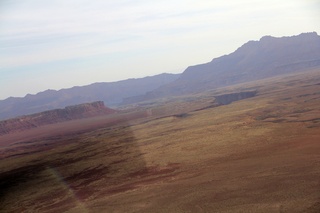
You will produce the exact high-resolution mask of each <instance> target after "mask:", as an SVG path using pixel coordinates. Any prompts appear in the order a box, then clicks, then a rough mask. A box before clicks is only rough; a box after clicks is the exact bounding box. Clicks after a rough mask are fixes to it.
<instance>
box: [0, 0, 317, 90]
mask: <svg viewBox="0 0 320 213" xmlns="http://www.w3.org/2000/svg"><path fill="white" fill-rule="evenodd" d="M315 5H318V1H316V0H310V1H303V0H290V1H289V0H287V1H285V0H284V1H276V0H270V1H262V0H243V1H217V0H211V1H208V0H197V1H195V0H163V1H150V0H117V1H116V0H108V1H104V0H96V1H91V0H68V1H65V0H55V1H43V0H3V1H1V5H0V65H1V69H0V74H1V73H4V72H6V73H7V72H9V70H10V72H18V70H19V69H20V71H21V72H26V73H28V72H30V70H32V66H34V68H35V69H39V70H40V67H41V70H43V72H47V73H48V75H49V72H54V71H53V70H52V69H49V68H46V66H45V64H47V65H48V66H51V67H54V66H53V65H54V63H56V64H57V66H58V67H59V68H61V67H64V66H65V67H66V69H64V70H65V72H72V73H74V72H75V71H74V70H73V71H68V70H67V68H70V69H72V68H74V69H75V70H77V71H78V72H80V71H84V70H85V69H86V70H90V71H91V72H95V75H97V76H100V73H99V72H100V71H101V70H103V69H113V70H114V72H117V73H120V72H123V74H121V76H125V75H127V73H128V70H129V69H131V70H133V71H131V72H130V74H128V77H129V75H130V77H132V75H133V74H132V72H135V73H136V75H139V76H141V75H143V74H145V73H148V72H166V71H167V70H174V69H178V68H179V69H181V68H183V67H186V66H188V65H192V63H202V62H206V61H208V60H211V59H212V58H213V57H217V56H219V55H222V54H227V53H230V52H232V51H234V50H235V49H236V48H237V47H239V46H240V45H241V44H243V43H245V42H246V41H248V40H252V39H259V38H260V37H261V36H263V35H273V36H284V35H293V34H299V33H301V32H303V31H317V30H319V26H318V23H319V21H320V20H319V19H318V18H316V17H317V15H318V14H317V13H316V9H315ZM293 23H294V24H293ZM111 58H112V59H113V60H110V59H111ZM79 61H81V63H80V62H79ZM85 62H87V64H88V65H86V63H85ZM72 63H74V66H72V65H71V64H72ZM79 63H80V64H81V66H80V65H79ZM152 63H153V64H152ZM95 64H96V65H95ZM37 65H41V66H37ZM89 65H90V66H91V68H89ZM170 66H172V67H170ZM26 67H28V69H26ZM150 67H152V68H150ZM95 70H96V71H95ZM137 70H138V71H137ZM181 71H182V70H181ZM84 73H85V72H84ZM109 76H110V79H111V78H113V77H114V76H115V74H112V73H108V76H107V75H106V78H109ZM119 76H120V74H119ZM6 78H7V79H9V76H7V77H6ZM15 78H16V77H15V76H13V75H12V80H13V81H14V79H15ZM113 79H114V78H113ZM0 86H1V85H0ZM2 86H3V87H5V84H3V83H2ZM0 89H1V88H0ZM1 90H4V89H1Z"/></svg>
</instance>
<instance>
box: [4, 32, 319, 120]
mask: <svg viewBox="0 0 320 213" xmlns="http://www.w3.org/2000/svg"><path fill="white" fill-rule="evenodd" d="M177 57H178V56H177ZM316 67H319V68H320V36H318V35H317V33H315V32H313V33H302V34H300V35H297V36H291V37H281V38H275V37H271V36H264V37H262V38H261V39H260V40H259V41H249V42H247V43H245V44H244V45H242V46H241V47H240V48H238V49H237V50H236V51H235V52H233V53H231V54H229V55H224V56H221V57H219V58H215V59H213V60H212V61H211V62H208V63H205V64H199V65H195V66H190V67H188V68H187V69H186V70H185V71H184V72H183V73H182V74H181V75H179V74H160V75H156V76H152V77H146V78H141V79H129V80H124V81H119V82H112V83H94V84H91V85H87V86H81V87H79V86H78V87H73V88H69V89H62V90H59V91H55V90H47V91H44V92H40V93H38V94H36V95H27V96H25V97H23V98H12V97H11V98H8V99H5V100H2V101H0V120H3V119H7V118H12V117H16V116H19V115H25V114H32V113H37V112H41V111H46V110H51V109H56V108H63V107H66V106H68V105H75V104H81V103H87V102H93V101H104V103H105V104H106V105H107V106H109V107H113V106H118V105H120V104H131V103H136V102H140V101H147V100H151V99H156V98H162V97H170V96H178V95H184V94H189V93H195V92H201V91H205V90H208V89H214V88H218V87H224V86H229V85H234V84H238V83H243V82H249V81H253V80H258V79H263V78H268V77H272V76H276V75H281V74H288V73H293V72H301V71H304V70H306V69H311V68H316Z"/></svg>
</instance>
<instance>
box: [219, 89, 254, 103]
mask: <svg viewBox="0 0 320 213" xmlns="http://www.w3.org/2000/svg"><path fill="white" fill-rule="evenodd" d="M256 94H257V91H246V92H236V93H228V94H223V95H217V96H214V98H215V102H216V103H218V104H219V105H226V104H230V103H232V102H234V101H240V100H242V99H246V98H251V97H254V96H255V95H256Z"/></svg>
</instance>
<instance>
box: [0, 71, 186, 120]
mask: <svg viewBox="0 0 320 213" xmlns="http://www.w3.org/2000/svg"><path fill="white" fill-rule="evenodd" d="M179 75H180V74H167V73H164V74H160V75H155V76H151V77H145V78H138V79H128V80H123V81H118V82H110V83H94V84H90V85H87V86H76V87H72V88H69V89H61V90H58V91H56V90H46V91H44V92H39V93H37V94H35V95H30V94H28V95H26V96H25V97H23V98H13V97H10V98H7V99H5V100H2V101H0V120H3V119H8V118H13V117H17V116H20V115H28V114H33V113H37V112H42V111H47V110H52V109H57V108H64V107H66V106H70V105H77V104H82V103H89V102H94V101H104V103H105V104H106V105H107V106H109V107H114V106H117V105H118V104H119V103H121V102H122V101H123V99H124V98H127V97H131V96H137V95H143V94H145V93H146V92H149V91H152V90H154V89H156V88H158V87H160V86H162V85H164V84H167V83H170V82H172V81H174V80H176V79H178V78H179Z"/></svg>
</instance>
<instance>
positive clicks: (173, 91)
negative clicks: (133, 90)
mask: <svg viewBox="0 0 320 213" xmlns="http://www.w3.org/2000/svg"><path fill="white" fill-rule="evenodd" d="M315 67H320V36H318V35H317V33H315V32H313V33H303V34H300V35H298V36H292V37H281V38H275V37H271V36H264V37H262V38H261V39H260V40H259V41H249V42H247V43H246V44H244V45H242V46H241V47H240V48H238V49H237V50H236V51H235V52H233V53H231V54H229V55H224V56H221V57H219V58H215V59H213V60H212V61H211V62H208V63H205V64H199V65H195V66H190V67H188V68H187V69H186V70H185V71H184V72H183V73H182V75H181V76H180V78H179V79H177V80H176V81H174V82H172V83H169V84H167V85H164V86H162V87H160V88H158V89H156V90H154V91H152V92H148V93H147V94H146V95H144V96H139V97H136V98H135V99H134V98H129V99H126V100H125V103H133V102H137V101H145V100H150V99H154V98H160V97H168V96H172V95H182V94H188V93H192V92H200V91H205V90H207V89H212V88H218V87H223V86H228V85H234V84H238V83H243V82H248V81H253V80H257V79H263V78H268V77H272V76H276V75H281V74H288V73H293V72H299V71H304V70H306V69H310V68H315Z"/></svg>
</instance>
